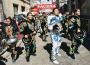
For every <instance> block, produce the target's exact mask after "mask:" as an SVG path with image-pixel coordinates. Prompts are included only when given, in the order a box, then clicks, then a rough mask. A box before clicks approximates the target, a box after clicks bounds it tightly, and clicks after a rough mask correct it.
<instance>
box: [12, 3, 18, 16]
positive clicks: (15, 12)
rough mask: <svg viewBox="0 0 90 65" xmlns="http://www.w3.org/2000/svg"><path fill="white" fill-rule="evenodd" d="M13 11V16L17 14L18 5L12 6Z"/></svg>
mask: <svg viewBox="0 0 90 65" xmlns="http://www.w3.org/2000/svg"><path fill="white" fill-rule="evenodd" d="M13 9H14V15H17V14H18V5H16V4H13Z"/></svg>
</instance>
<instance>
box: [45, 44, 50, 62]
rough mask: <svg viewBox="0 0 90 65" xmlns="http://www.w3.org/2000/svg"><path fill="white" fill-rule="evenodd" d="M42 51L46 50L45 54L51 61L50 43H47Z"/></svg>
mask: <svg viewBox="0 0 90 65" xmlns="http://www.w3.org/2000/svg"><path fill="white" fill-rule="evenodd" d="M44 49H45V50H47V52H48V53H49V58H50V60H51V51H52V44H51V43H47V45H46V46H44Z"/></svg>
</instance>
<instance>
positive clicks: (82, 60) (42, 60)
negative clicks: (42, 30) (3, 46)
mask: <svg viewBox="0 0 90 65" xmlns="http://www.w3.org/2000/svg"><path fill="white" fill-rule="evenodd" d="M39 35H40V34H39V33H38V34H37V35H36V42H37V43H36V44H37V52H36V54H37V55H36V56H31V57H30V62H26V59H25V51H24V50H23V54H21V55H20V57H19V58H18V59H17V60H16V62H14V63H13V62H12V60H11V57H8V62H6V63H5V64H6V65H55V64H53V63H52V62H51V61H50V50H51V39H50V37H49V36H48V37H47V42H43V41H42V39H41V38H40V37H39ZM63 41H65V42H67V43H68V44H69V43H70V41H69V40H67V39H65V38H63ZM68 44H67V45H68ZM66 50H67V49H66ZM79 52H80V54H75V59H72V58H71V57H70V56H68V55H67V54H66V52H65V50H63V49H61V50H60V53H61V57H57V59H58V61H59V62H60V64H59V65H90V52H89V51H88V50H87V49H86V48H85V47H84V46H83V45H82V46H80V48H79ZM0 65H1V64H0Z"/></svg>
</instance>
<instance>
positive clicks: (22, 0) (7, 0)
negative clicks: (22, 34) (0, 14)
mask: <svg viewBox="0 0 90 65" xmlns="http://www.w3.org/2000/svg"><path fill="white" fill-rule="evenodd" d="M2 1H3V10H4V14H5V16H6V17H8V16H11V17H13V16H14V15H17V14H18V13H20V12H24V11H25V12H28V11H29V8H30V0H2Z"/></svg>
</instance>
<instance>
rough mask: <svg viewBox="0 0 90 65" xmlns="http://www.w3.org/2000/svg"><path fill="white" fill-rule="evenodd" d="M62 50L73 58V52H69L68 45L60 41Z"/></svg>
mask: <svg viewBox="0 0 90 65" xmlns="http://www.w3.org/2000/svg"><path fill="white" fill-rule="evenodd" d="M60 48H61V49H62V50H63V51H64V52H66V54H67V55H68V56H69V57H71V58H72V59H75V55H74V54H70V53H69V52H70V47H69V46H68V45H67V43H66V42H62V44H61V47H60Z"/></svg>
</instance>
